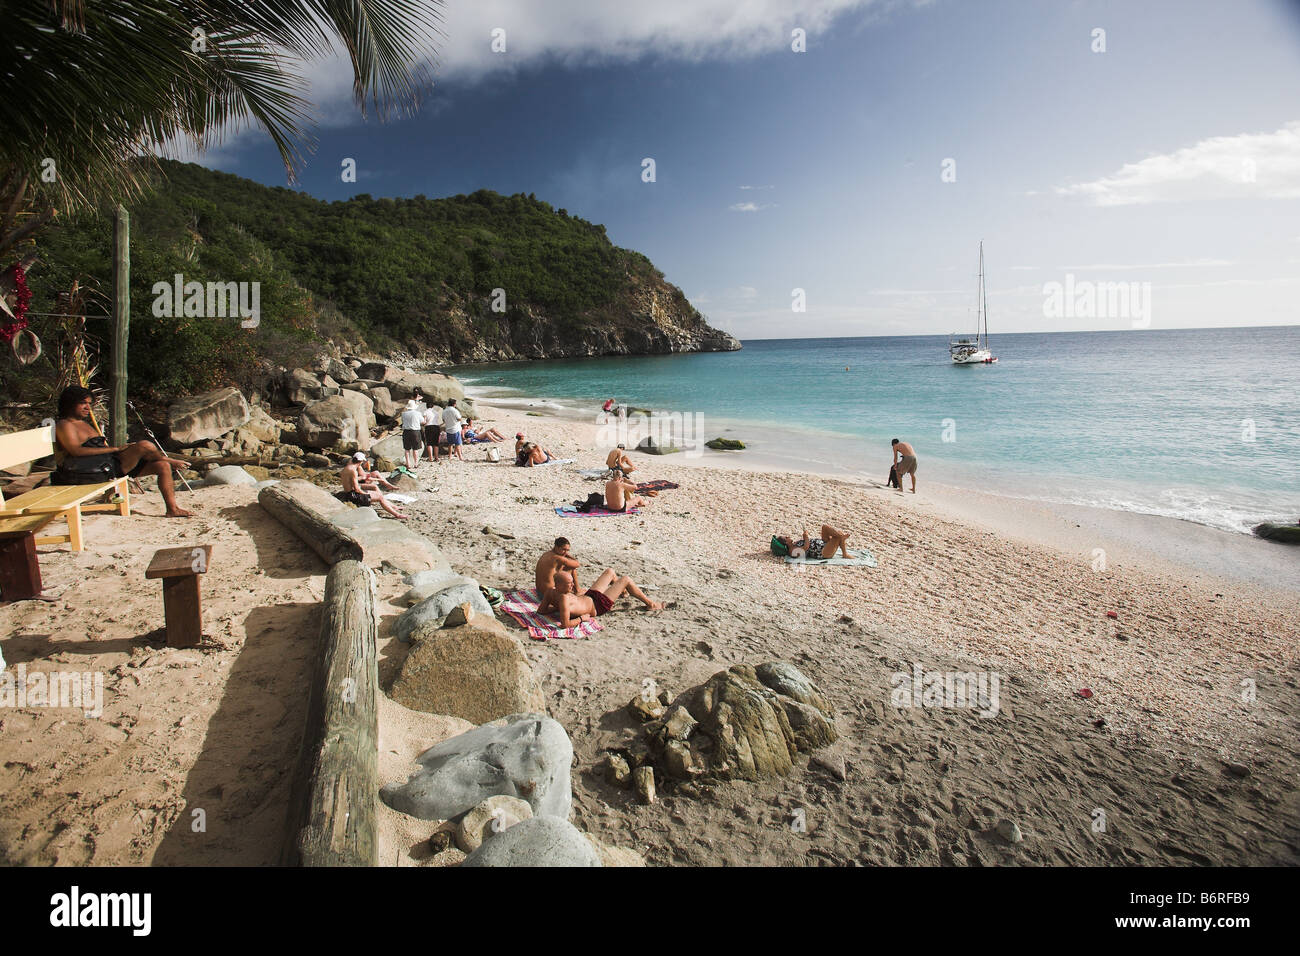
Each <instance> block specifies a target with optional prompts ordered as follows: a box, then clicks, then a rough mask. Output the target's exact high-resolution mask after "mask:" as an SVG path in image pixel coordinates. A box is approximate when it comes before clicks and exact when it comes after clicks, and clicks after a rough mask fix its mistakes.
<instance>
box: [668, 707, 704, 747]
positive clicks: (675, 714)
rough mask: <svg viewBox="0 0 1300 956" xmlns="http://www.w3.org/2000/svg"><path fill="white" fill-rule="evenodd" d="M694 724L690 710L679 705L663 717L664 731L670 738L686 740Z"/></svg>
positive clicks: (693, 728) (693, 729)
mask: <svg viewBox="0 0 1300 956" xmlns="http://www.w3.org/2000/svg"><path fill="white" fill-rule="evenodd" d="M696 724H697V722H696V720H695V718H694V717H692V716H691V712H690V711H689V710H687V709H686V708H685V707H682V706H680V705H679V706H677V707H674V708H673V709H672V710H670V711H669V712H668V714H667V716H665V717H664V733H665V734H666V735H667V736H668V737H669V738H670V739H672V740H687V739H689V738H690V736H691V734H692V733H693V732H694V731H695V727H696Z"/></svg>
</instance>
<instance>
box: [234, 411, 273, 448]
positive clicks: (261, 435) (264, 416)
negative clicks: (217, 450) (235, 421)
mask: <svg viewBox="0 0 1300 956" xmlns="http://www.w3.org/2000/svg"><path fill="white" fill-rule="evenodd" d="M241 427H242V428H243V430H245V431H247V432H248V433H249V434H250V435H252V436H253V437H254V438H256V439H257V440H258V441H264V442H278V441H279V440H280V432H281V430H282V428H281V425H280V423H279V422H277V421H276V420H275V419H274V418H272V417H271V416H270V415H269V414H268V413H267V411H266V409H264V408H263V407H262V406H261V405H253V406H251V407H250V408H249V410H248V421H246V422H245V423H244V424H243V425H242V426H241Z"/></svg>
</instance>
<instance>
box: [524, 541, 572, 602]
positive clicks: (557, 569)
mask: <svg viewBox="0 0 1300 956" xmlns="http://www.w3.org/2000/svg"><path fill="white" fill-rule="evenodd" d="M580 567H582V562H580V561H579V560H578V559H577V558H575V557H573V556H572V548H571V547H570V546H569V539H568V538H556V539H555V547H553V548H552V549H551V550H550V551H547V552H546V553H545V554H543V555H542V556H541V557H540V558H538V559H537V571H536V573H535V576H536V582H535V583H536V584H537V596H538V597H539V598H545V597H546V596H547V595H549V594H550V593H551V591H552V589H553V588H554V587H555V578H556V575H557V574H561V573H563V574H566V575H567V576H568V577H569V578H570V579H571V580H572V582H573V587H574V590H577V588H578V568H580Z"/></svg>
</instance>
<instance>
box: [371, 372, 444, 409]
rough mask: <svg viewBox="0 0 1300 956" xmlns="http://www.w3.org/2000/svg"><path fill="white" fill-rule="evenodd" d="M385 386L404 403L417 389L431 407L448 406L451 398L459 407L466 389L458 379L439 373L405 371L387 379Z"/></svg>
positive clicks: (394, 396)
mask: <svg viewBox="0 0 1300 956" xmlns="http://www.w3.org/2000/svg"><path fill="white" fill-rule="evenodd" d="M363 377H364V376H363ZM384 384H385V385H387V386H388V390H389V392H390V393H391V394H392V396H393V398H395V399H397V400H398V401H402V402H404V401H406V400H407V399H408V398H410V397H411V396H413V395H414V394H415V390H416V389H417V388H418V389H419V390H420V391H421V392H423V393H424V399H425V401H426V402H428V403H430V404H431V405H446V404H447V400H448V399H451V398H454V399H456V404H457V405H459V404H460V401H461V399H463V398H464V397H465V389H464V388H462V387H461V384H460V381H459V380H458V379H454V378H452V377H451V376H450V375H443V374H441V373H439V372H405V371H404V372H401V373H399V374H398V375H397V376H396V377H394V378H390V379H387V380H386V381H385V382H384Z"/></svg>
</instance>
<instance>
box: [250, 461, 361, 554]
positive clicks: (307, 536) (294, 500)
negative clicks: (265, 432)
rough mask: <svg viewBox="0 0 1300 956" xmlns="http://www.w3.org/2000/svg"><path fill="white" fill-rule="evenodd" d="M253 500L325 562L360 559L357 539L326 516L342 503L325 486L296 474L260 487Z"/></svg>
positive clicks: (341, 507) (338, 508)
mask: <svg viewBox="0 0 1300 956" xmlns="http://www.w3.org/2000/svg"><path fill="white" fill-rule="evenodd" d="M257 501H258V504H260V505H261V506H262V507H263V508H265V509H266V510H267V511H268V512H270V513H271V515H272V516H273V517H274V518H275V519H276V520H277V521H279V522H280V524H282V525H284V526H285V527H286V528H288V529H289V530H290V531H292V532H293V533H294V534H296V535H297V536H298V537H299V538H301V539H302V540H303V541H305V542H307V544H308V545H309V546H310V547H311V549H312V550H313V551H315V552H316V553H317V554H319V555H320V556H321V557H322V558H324V559H325V561H326V563H328V564H338V563H339V562H340V561H360V560H361V558H362V549H361V542H359V541H358V540H357V539H356V538H354V537H352V535H350V534H348V533H347V531H345V530H344V529H342V528H339V527H336V526H335V525H332V524H330V521H329V517H328V516H329V515H330V514H333V513H336V512H338V511H340V510H342V509H343V508H345V507H346V506H345V505H344V504H343V503H342V502H340V501H339V500H338V499H337V498H335V497H334V496H333V495H331V494H330V493H329V492H328V491H326V490H325V489H323V488H318V487H317V486H315V485H313V484H312V483H311V482H309V481H303V480H302V479H301V478H297V479H294V480H292V481H282V482H280V483H279V484H277V485H270V486H269V487H266V488H263V489H262V490H261V491H260V492H259V493H258V495H257Z"/></svg>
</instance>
